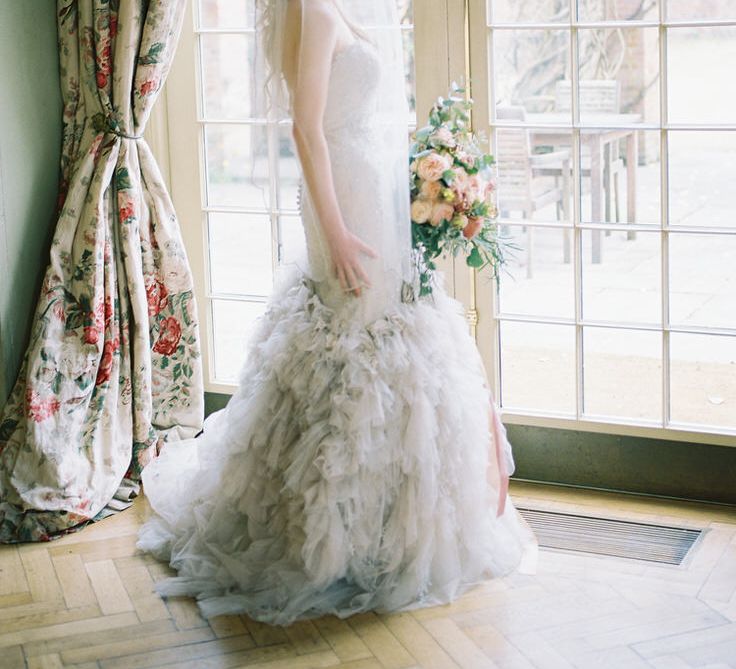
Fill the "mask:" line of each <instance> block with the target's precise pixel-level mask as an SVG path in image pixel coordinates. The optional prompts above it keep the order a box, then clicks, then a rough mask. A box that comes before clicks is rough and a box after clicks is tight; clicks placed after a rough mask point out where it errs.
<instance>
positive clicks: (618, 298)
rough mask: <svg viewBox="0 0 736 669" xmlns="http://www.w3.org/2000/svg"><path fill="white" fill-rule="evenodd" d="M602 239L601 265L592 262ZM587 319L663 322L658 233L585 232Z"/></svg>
mask: <svg viewBox="0 0 736 669" xmlns="http://www.w3.org/2000/svg"><path fill="white" fill-rule="evenodd" d="M596 236H597V237H598V240H597V242H598V243H599V244H600V253H601V258H600V262H596V263H594V262H592V259H591V258H592V246H593V238H594V237H596ZM583 248H584V249H585V252H584V253H583V318H585V319H586V320H599V321H620V322H630V323H661V322H662V290H661V274H660V272H661V265H660V255H661V239H660V235H659V234H658V233H647V232H636V233H626V232H620V231H616V230H612V231H604V230H601V231H598V230H583Z"/></svg>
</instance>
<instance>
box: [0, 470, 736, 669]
mask: <svg viewBox="0 0 736 669" xmlns="http://www.w3.org/2000/svg"><path fill="white" fill-rule="evenodd" d="M512 497H513V499H514V501H515V502H516V504H517V505H519V506H528V507H533V508H540V509H557V510H561V511H583V512H587V513H590V514H591V515H606V516H608V517H617V518H629V519H634V520H645V521H652V520H655V521H662V522H668V523H673V524H677V525H684V526H689V527H690V526H691V527H705V528H708V532H707V533H706V534H705V537H704V539H703V540H702V541H701V543H700V544H699V545H698V546H697V547H696V549H695V550H694V553H693V554H692V555H691V556H690V557H689V558H688V560H687V561H686V563H685V564H684V565H683V566H657V565H654V564H651V563H646V562H639V561H633V560H625V559H621V558H608V557H597V556H591V555H584V554H576V553H565V552H561V551H552V550H544V549H542V550H541V551H540V555H539V566H538V573H537V574H535V575H533V576H530V575H521V574H515V575H512V576H509V577H506V578H504V579H499V580H495V581H489V582H488V583H487V584H485V585H483V586H481V587H479V588H476V589H475V590H473V591H472V592H470V593H468V594H466V595H465V596H464V597H462V598H461V599H460V600H458V601H457V602H456V603H454V604H452V605H449V606H442V607H436V608H431V609H423V610H418V611H414V612H411V613H403V614H395V615H375V614H366V615H360V616H355V617H353V618H350V619H348V620H339V619H337V618H333V617H327V618H323V619H320V620H316V621H309V622H304V623H299V624H296V625H293V626H291V627H288V628H271V627H268V626H265V625H260V624H257V623H254V622H253V621H251V620H249V619H247V618H244V617H238V616H228V617H221V618H216V619H212V620H210V621H209V623H208V622H207V621H205V620H203V619H202V618H201V617H200V616H199V615H198V611H197V607H196V605H195V603H194V602H193V601H192V600H189V599H171V600H168V601H166V602H164V601H162V600H161V599H160V598H159V597H158V596H157V595H156V594H155V593H153V591H152V586H153V583H154V581H156V579H159V578H162V577H163V576H165V575H166V574H167V573H169V571H168V569H167V567H165V566H163V565H160V564H158V563H156V562H155V561H154V560H152V559H151V558H149V557H148V556H145V555H143V554H141V553H139V552H138V551H137V550H136V548H135V540H136V529H137V527H138V526H139V524H140V522H141V518H142V517H143V515H144V514H145V513H146V505H145V501H144V500H143V499H139V500H137V502H136V504H135V505H134V506H133V508H132V509H130V510H128V511H126V512H124V513H122V514H120V515H118V516H116V517H113V518H109V519H107V520H105V521H103V522H101V523H98V524H97V525H94V526H91V527H88V528H86V529H85V530H83V531H82V532H79V533H77V534H74V535H70V536H68V537H65V538H63V539H61V540H60V541H56V542H53V543H50V544H39V545H22V546H2V547H0V669H16V668H20V667H28V668H29V669H61V668H62V667H75V668H76V669H93V668H94V669H143V668H146V667H168V668H169V669H224V668H230V667H232V668H236V667H249V668H250V669H256V668H257V669H312V668H314V669H317V668H319V667H334V668H336V669H337V668H340V669H409V668H413V669H416V668H419V667H421V668H423V669H450V668H452V669H458V668H462V669H485V668H501V669H532V668H541V669H552V668H554V669H568V668H573V667H575V668H580V669H594V668H597V667H610V668H611V669H628V668H632V669H638V668H645V667H646V668H650V669H651V668H654V669H686V668H691V667H700V668H708V669H724V668H726V667H732V668H736V511H735V510H734V509H729V508H725V507H716V506H707V505H696V504H687V503H677V502H668V501H663V500H647V499H644V498H636V497H630V496H624V495H615V494H607V493H594V492H584V491H575V490H568V489H561V488H552V487H547V486H536V485H531V484H521V483H518V482H513V483H512Z"/></svg>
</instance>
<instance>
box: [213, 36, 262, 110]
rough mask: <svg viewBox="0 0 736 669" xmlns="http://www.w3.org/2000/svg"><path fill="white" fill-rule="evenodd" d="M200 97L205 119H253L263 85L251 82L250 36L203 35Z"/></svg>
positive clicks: (252, 75) (251, 38)
mask: <svg viewBox="0 0 736 669" xmlns="http://www.w3.org/2000/svg"><path fill="white" fill-rule="evenodd" d="M200 39H201V42H200V43H201V45H202V98H203V110H204V116H205V118H207V119H244V118H251V117H253V116H256V113H255V109H256V105H257V104H259V103H261V101H260V100H258V99H257V96H259V95H262V94H263V86H262V85H260V86H259V85H257V84H256V79H254V74H257V73H255V72H254V68H253V58H254V50H255V37H254V36H253V35H202V36H201V37H200Z"/></svg>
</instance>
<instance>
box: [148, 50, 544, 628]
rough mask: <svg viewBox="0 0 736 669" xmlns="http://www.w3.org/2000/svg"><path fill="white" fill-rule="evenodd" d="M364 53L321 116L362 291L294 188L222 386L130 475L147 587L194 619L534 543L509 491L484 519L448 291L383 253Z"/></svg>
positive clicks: (493, 495) (333, 593) (405, 578)
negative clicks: (184, 434)
mask: <svg viewBox="0 0 736 669" xmlns="http://www.w3.org/2000/svg"><path fill="white" fill-rule="evenodd" d="M380 69H381V62H380V60H379V58H378V56H377V54H376V52H375V50H374V48H373V46H372V45H371V43H370V42H367V41H365V40H362V39H359V38H356V40H355V41H354V42H352V43H351V44H350V45H349V46H347V47H345V48H343V49H342V50H341V51H339V52H337V53H336V55H335V57H334V59H333V62H332V66H331V75H330V85H329V95H328V102H327V108H326V112H325V118H324V128H325V134H326V137H327V141H328V145H329V152H330V157H331V162H332V165H333V172H334V180H335V189H336V192H337V197H338V202H339V205H340V208H341V211H342V213H343V217H344V220H345V223H346V225H347V226H348V227H349V228H350V230H351V231H352V232H353V233H354V234H356V235H357V236H359V237H360V238H362V239H363V240H364V241H365V242H366V243H368V244H369V245H371V246H374V248H380V249H381V250H382V254H383V257H381V258H379V259H376V260H371V259H368V258H365V260H364V266H365V267H366V269H367V271H368V274H369V276H370V279H371V283H372V287H371V288H369V289H367V290H365V291H364V293H363V295H362V296H361V297H358V298H356V297H354V296H351V295H350V294H349V293H346V292H344V291H343V290H342V288H341V287H340V285H339V283H338V281H337V279H336V278H334V277H333V276H332V273H331V271H330V267H331V266H330V256H329V252H328V250H327V247H326V245H325V243H324V240H323V239H322V236H321V231H320V227H319V224H318V221H317V218H316V216H315V213H314V209H313V206H312V202H311V200H310V198H309V193H308V192H306V188H305V189H304V191H305V192H304V193H303V197H302V202H301V210H302V211H301V213H302V218H303V223H304V229H305V234H306V241H307V252H308V261H309V262H308V267H307V268H302V269H300V268H299V267H292V268H290V269H284V270H282V275H281V277H280V281H279V285H277V287H276V289H275V291H274V293H273V295H272V296H271V298H270V301H269V304H268V308H267V310H266V312H265V315H264V316H263V317H262V318H261V319H260V320H259V322H258V324H257V326H256V327H255V328H254V330H253V332H252V334H251V337H250V340H249V344H248V357H247V362H246V363H245V365H244V367H243V369H242V371H241V374H240V379H239V380H240V385H239V388H238V390H237V392H236V393H235V395H234V396H233V397H232V399H231V400H230V402H229V404H228V405H227V407H226V408H225V409H223V410H221V411H219V412H217V413H215V414H213V415H211V416H210V417H209V418H208V419H207V421H206V423H205V427H204V433H203V434H202V435H201V436H200V437H198V438H196V439H191V440H188V441H183V442H174V443H171V444H169V445H167V446H165V447H164V449H163V452H162V454H161V455H160V456H159V457H158V458H157V459H156V460H154V461H153V462H152V463H151V464H149V465H148V466H147V467H146V468H145V470H144V472H143V486H144V492H145V495H146V497H147V498H148V501H149V502H150V505H151V507H152V509H153V511H154V514H153V515H152V517H151V518H150V519H149V520H148V521H147V522H146V523H145V524H144V526H143V527H142V529H141V531H140V535H139V543H138V545H139V547H140V548H142V549H144V550H146V551H150V552H152V553H153V554H154V555H155V556H156V557H157V558H159V559H161V560H166V561H168V562H170V564H171V565H172V566H173V567H174V568H175V569H176V570H177V571H178V575H177V576H174V577H172V578H170V579H167V580H165V581H162V582H161V583H159V584H158V590H159V592H161V593H162V594H164V595H172V596H173V595H191V596H195V597H197V599H198V602H199V605H200V608H201V610H202V612H203V614H204V615H205V616H214V615H219V614H228V613H247V614H248V615H249V616H251V617H252V618H254V619H257V620H259V621H264V622H268V623H273V624H282V625H283V624H288V623H290V622H292V621H294V620H297V619H301V618H309V617H315V616H319V615H323V614H334V615H337V616H340V617H345V616H348V615H351V614H353V613H357V612H360V611H366V610H376V611H396V610H402V609H410V608H414V607H419V606H428V605H434V604H441V603H446V602H449V601H451V600H453V599H454V598H456V597H457V596H458V595H460V594H461V593H462V592H464V591H465V590H467V589H468V588H470V587H471V586H473V585H474V584H477V583H479V582H481V581H483V580H484V579H486V578H489V577H498V576H501V575H504V574H507V573H509V572H511V571H513V570H514V569H516V568H517V567H518V566H519V564H520V561H521V560H522V557H523V554H524V553H525V552H526V551H529V549H530V548H533V547H534V536H533V534H532V533H531V531H530V530H529V528H528V526H527V525H526V523H525V522H524V521H523V519H522V518H521V516H520V515H519V513H518V511H517V510H516V509H515V508H514V506H513V504H512V503H511V501H510V500H508V501H507V503H506V508H505V512H504V513H503V514H502V515H500V516H498V517H497V516H496V507H495V506H494V504H495V500H496V499H497V497H498V490H497V487H496V486H494V484H492V483H491V482H489V480H487V477H486V471H487V469H488V467H489V457H492V456H489V454H490V453H493V452H494V449H493V443H492V432H491V430H490V428H489V420H488V419H489V407H491V408H492V404H491V398H490V396H489V392H488V390H487V388H486V386H485V379H484V374H483V370H482V367H481V360H480V356H479V354H478V351H477V349H476V347H475V344H474V342H473V340H472V338H471V337H470V335H469V333H468V328H467V323H466V321H465V319H464V318H463V315H462V310H461V306H460V305H459V303H457V302H456V301H454V300H453V299H451V298H450V297H448V296H447V295H446V294H445V292H444V290H443V289H442V288H441V287H440V286H438V287H436V288H435V290H434V293H433V294H432V295H431V296H429V297H422V298H419V299H416V298H414V297H413V296H412V293H411V291H407V290H406V288H407V286H406V285H405V284H403V283H402V279H401V272H400V271H398V268H395V269H396V271H392V268H391V263H392V262H394V263H399V262H400V255H401V253H400V251H401V249H398V248H396V247H397V246H398V245H399V242H398V237H397V236H396V232H395V230H396V227H397V226H396V222H395V221H387V220H385V218H384V217H382V216H381V208H382V200H381V197H383V195H382V193H383V191H384V190H385V186H386V184H385V183H383V182H385V176H384V175H385V170H384V169H383V167H384V166H383V165H382V164H381V161H380V160H379V159H378V158H377V157H376V156H375V155H373V154H372V153H371V150H370V147H371V138H372V134H373V133H374V132H376V131H377V130H376V123H375V122H374V120H373V116H372V114H371V110H372V108H373V105H374V102H375V99H374V96H375V94H376V82H377V80H378V77H379V74H380ZM379 157H380V156H379ZM388 185H389V186H390V184H388ZM406 225H409V222H408V221H407V222H406ZM392 248H393V249H394V252H393V255H392V251H391V249H392ZM404 250H405V249H404ZM387 255H388V257H387ZM492 410H494V409H492ZM498 434H500V435H501V437H502V438H504V439H505V431H503V428H501V432H500V433H497V437H498ZM504 447H505V448H506V449H507V453H510V451H509V450H508V444H507V443H506V444H504ZM508 459H509V462H508V463H507V465H508V466H510V467H513V461H512V459H511V458H508Z"/></svg>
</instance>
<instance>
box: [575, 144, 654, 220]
mask: <svg viewBox="0 0 736 669" xmlns="http://www.w3.org/2000/svg"><path fill="white" fill-rule="evenodd" d="M659 147H660V142H659V133H658V132H657V131H654V130H653V131H649V132H647V131H637V130H620V129H619V130H615V129H609V130H603V129H595V130H593V129H587V130H583V131H582V132H581V134H580V219H581V220H582V221H583V222H584V223H640V224H645V225H657V226H658V225H659V222H660V219H661V203H660V195H659V194H660V181H661V174H660V173H661V169H660V168H661V165H660V156H659V153H660V150H659Z"/></svg>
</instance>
